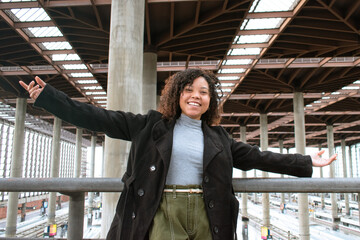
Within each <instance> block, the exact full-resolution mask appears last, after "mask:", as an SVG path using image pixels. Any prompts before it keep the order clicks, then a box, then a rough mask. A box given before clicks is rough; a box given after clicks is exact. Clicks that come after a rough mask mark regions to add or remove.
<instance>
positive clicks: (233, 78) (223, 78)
mask: <svg viewBox="0 0 360 240" xmlns="http://www.w3.org/2000/svg"><path fill="white" fill-rule="evenodd" d="M218 78H219V80H220V81H222V80H228V81H231V80H234V81H235V80H239V79H240V77H237V76H224V77H218Z"/></svg>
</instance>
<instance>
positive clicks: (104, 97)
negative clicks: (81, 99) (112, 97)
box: [93, 96, 107, 100]
mask: <svg viewBox="0 0 360 240" xmlns="http://www.w3.org/2000/svg"><path fill="white" fill-rule="evenodd" d="M93 99H95V100H96V99H107V97H106V96H103V97H96V96H95V97H93Z"/></svg>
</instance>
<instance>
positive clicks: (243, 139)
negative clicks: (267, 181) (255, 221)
mask: <svg viewBox="0 0 360 240" xmlns="http://www.w3.org/2000/svg"><path fill="white" fill-rule="evenodd" d="M240 141H241V142H243V143H246V126H240ZM246 175H247V174H246V171H241V177H242V178H246V177H247V176H246ZM241 214H242V218H241V220H242V239H243V240H247V239H249V236H248V233H249V227H248V224H249V216H248V207H247V193H241Z"/></svg>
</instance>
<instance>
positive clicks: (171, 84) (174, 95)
mask: <svg viewBox="0 0 360 240" xmlns="http://www.w3.org/2000/svg"><path fill="white" fill-rule="evenodd" d="M198 77H203V78H204V79H205V80H206V81H207V83H208V84H209V94H210V104H209V109H208V110H207V111H206V112H205V113H204V114H203V115H202V116H201V120H203V121H204V122H205V123H206V124H208V125H218V124H219V123H220V120H221V116H220V112H221V110H220V109H219V101H220V98H221V97H222V90H221V86H220V81H219V79H218V78H217V77H216V76H215V74H214V73H212V72H210V71H205V70H202V69H187V70H184V71H181V72H178V73H175V74H174V75H172V76H170V77H169V78H168V79H166V81H165V87H164V88H163V90H162V92H161V97H160V104H159V109H158V110H159V112H161V113H162V114H163V118H165V119H167V120H174V119H177V118H179V117H180V115H181V108H180V103H179V100H180V95H181V93H182V92H183V90H184V88H185V87H186V86H187V85H191V84H193V82H194V80H195V79H196V78H198Z"/></svg>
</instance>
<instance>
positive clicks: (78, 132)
mask: <svg viewBox="0 0 360 240" xmlns="http://www.w3.org/2000/svg"><path fill="white" fill-rule="evenodd" d="M82 133H83V130H82V128H76V144H75V170H74V177H75V178H79V177H80V175H81V158H82Z"/></svg>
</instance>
